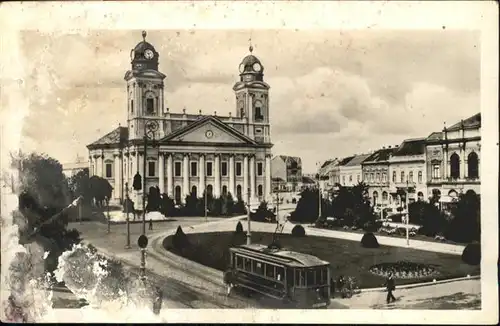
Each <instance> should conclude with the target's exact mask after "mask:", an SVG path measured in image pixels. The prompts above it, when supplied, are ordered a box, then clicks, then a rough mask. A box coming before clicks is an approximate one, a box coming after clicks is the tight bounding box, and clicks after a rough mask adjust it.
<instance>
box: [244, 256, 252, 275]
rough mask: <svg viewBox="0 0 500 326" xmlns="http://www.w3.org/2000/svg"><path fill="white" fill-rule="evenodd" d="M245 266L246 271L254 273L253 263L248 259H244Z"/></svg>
mask: <svg viewBox="0 0 500 326" xmlns="http://www.w3.org/2000/svg"><path fill="white" fill-rule="evenodd" d="M243 261H244V264H245V270H246V271H248V272H251V271H252V266H251V261H250V259H248V258H243Z"/></svg>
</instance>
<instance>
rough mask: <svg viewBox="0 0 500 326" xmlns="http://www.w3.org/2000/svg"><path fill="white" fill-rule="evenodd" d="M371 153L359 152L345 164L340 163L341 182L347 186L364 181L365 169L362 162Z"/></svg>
mask: <svg viewBox="0 0 500 326" xmlns="http://www.w3.org/2000/svg"><path fill="white" fill-rule="evenodd" d="M370 155H371V154H359V155H355V156H354V157H352V158H351V159H350V160H349V161H347V162H346V163H345V164H342V165H340V164H339V172H340V178H341V182H340V184H341V185H342V186H345V187H353V186H355V185H357V184H358V183H360V182H361V181H362V176H363V170H362V166H361V163H363V161H364V160H366V159H367V158H368V157H369V156H370Z"/></svg>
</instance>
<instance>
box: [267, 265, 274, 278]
mask: <svg viewBox="0 0 500 326" xmlns="http://www.w3.org/2000/svg"><path fill="white" fill-rule="evenodd" d="M274 269H275V266H274V265H269V264H266V276H267V277H270V278H274V275H275V270H274Z"/></svg>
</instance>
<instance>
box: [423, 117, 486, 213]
mask: <svg viewBox="0 0 500 326" xmlns="http://www.w3.org/2000/svg"><path fill="white" fill-rule="evenodd" d="M425 149H426V151H425V152H426V160H427V173H426V174H427V180H428V182H427V186H428V189H429V190H428V197H432V196H436V197H438V198H439V200H440V202H441V203H444V204H446V203H449V202H452V201H453V200H454V199H455V198H457V197H458V194H459V193H466V192H474V193H476V194H480V189H481V181H480V177H481V173H480V166H481V165H480V164H479V158H480V155H481V113H477V114H475V115H473V116H472V117H470V118H468V119H465V120H462V121H460V122H458V123H456V124H454V125H452V126H451V127H449V128H444V129H443V131H442V132H434V133H432V134H430V135H429V137H427V139H426V145H425Z"/></svg>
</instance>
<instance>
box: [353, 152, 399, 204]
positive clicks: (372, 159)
mask: <svg viewBox="0 0 500 326" xmlns="http://www.w3.org/2000/svg"><path fill="white" fill-rule="evenodd" d="M397 149H398V148H397V146H396V147H391V146H389V147H387V148H386V147H383V148H382V149H379V150H378V151H375V152H374V153H373V154H372V155H370V156H369V157H368V158H366V160H364V161H363V163H361V166H362V171H363V175H362V177H361V180H362V181H363V182H364V183H365V184H366V185H367V186H368V187H369V190H368V192H369V195H370V201H371V203H372V205H373V206H375V205H377V204H380V205H383V206H387V205H389V204H392V197H391V196H389V193H390V182H389V158H390V157H391V154H392V153H394V152H395V151H396V150H397Z"/></svg>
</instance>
